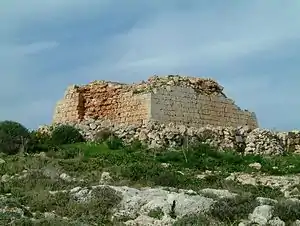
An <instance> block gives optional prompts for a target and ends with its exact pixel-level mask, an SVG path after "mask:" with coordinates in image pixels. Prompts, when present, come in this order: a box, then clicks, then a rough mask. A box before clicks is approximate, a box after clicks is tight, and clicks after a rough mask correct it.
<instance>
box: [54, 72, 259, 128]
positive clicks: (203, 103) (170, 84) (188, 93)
mask: <svg viewBox="0 0 300 226" xmlns="http://www.w3.org/2000/svg"><path fill="white" fill-rule="evenodd" d="M222 91H223V87H221V86H220V85H219V84H218V83H217V82H215V81H213V80H211V79H203V78H193V77H181V76H177V75H176V76H173V75H169V76H165V77H158V76H152V77H150V78H149V79H148V80H147V81H146V82H141V83H139V84H130V85H129V84H121V83H115V82H107V81H96V82H92V83H89V84H87V85H84V86H75V85H73V86H71V87H69V88H68V89H67V90H66V92H65V95H64V98H63V99H62V100H60V101H59V102H58V103H57V105H56V108H55V113H54V116H53V122H54V123H65V122H78V121H82V120H84V119H85V118H95V119H97V118H103V119H109V120H111V121H112V122H114V123H127V124H140V123H146V122H148V121H158V122H161V123H170V122H172V123H175V124H181V125H188V126H193V127H202V126H205V125H208V124H209V125H212V126H233V127H237V126H242V125H248V126H250V127H252V128H256V127H258V122H257V119H256V116H255V113H253V112H249V111H247V110H241V109H240V108H239V107H238V106H236V105H235V104H234V101H233V100H231V99H229V98H227V97H226V96H225V95H224V94H223V92H222Z"/></svg>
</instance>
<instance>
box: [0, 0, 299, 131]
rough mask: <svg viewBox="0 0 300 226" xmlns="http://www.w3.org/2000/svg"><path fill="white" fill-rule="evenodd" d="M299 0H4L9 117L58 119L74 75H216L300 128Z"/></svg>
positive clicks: (3, 65)
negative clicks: (60, 102) (56, 115)
mask: <svg viewBox="0 0 300 226" xmlns="http://www.w3.org/2000/svg"><path fill="white" fill-rule="evenodd" d="M299 12H300V1H299V0H285V1H282V0H264V1H261V0H251V1H246V0H244V1H236V0H232V1H231V0H227V1H224V0H164V1H158V0H151V1H148V0H126V1H125V0H43V1H41V0H27V1H21V0H2V1H1V3H0V50H1V51H0V74H1V82H0V101H1V112H0V120H5V119H9V120H16V121H19V122H21V123H23V124H24V125H26V126H27V127H29V128H35V127H37V126H38V125H41V124H48V123H50V122H51V118H52V113H53V110H54V107H55V103H56V101H57V100H59V99H61V98H62V97H63V94H64V91H65V89H66V87H67V86H68V85H70V84H85V83H88V82H90V81H93V80H97V79H98V80H99V79H105V80H106V79H108V80H114V81H121V82H134V81H139V80H143V79H146V78H147V77H149V76H150V75H152V74H158V75H161V74H182V75H190V76H199V77H211V78H214V79H216V80H217V81H218V82H219V83H220V84H221V85H223V86H224V87H225V93H226V94H227V95H228V96H229V97H230V98H232V99H234V100H235V101H236V103H237V104H238V105H239V106H240V107H241V108H247V109H249V110H251V111H255V112H256V114H257V117H258V120H259V123H260V126H261V127H264V128H269V129H273V128H276V129H277V130H292V129H297V128H298V129H299V128H300V101H299V86H300V77H299V76H298V73H299V71H300V70H299V69H300V54H299V53H300V13H299Z"/></svg>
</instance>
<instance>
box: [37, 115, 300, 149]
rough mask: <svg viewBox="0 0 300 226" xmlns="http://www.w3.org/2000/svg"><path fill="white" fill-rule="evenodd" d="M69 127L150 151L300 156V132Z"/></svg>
mask: <svg viewBox="0 0 300 226" xmlns="http://www.w3.org/2000/svg"><path fill="white" fill-rule="evenodd" d="M64 124H65V123H64ZM67 124H70V125H72V126H75V127H76V128H78V129H79V131H81V133H82V135H83V136H84V137H85V138H86V139H87V140H88V141H93V140H94V139H95V137H97V133H98V132H99V131H102V130H104V129H109V130H111V131H112V132H113V133H114V134H115V135H117V136H118V137H119V138H121V139H123V140H124V141H125V142H126V143H130V142H132V141H133V140H135V139H137V140H140V141H142V142H143V143H145V144H147V145H148V146H149V147H150V148H156V147H158V148H159V147H166V148H167V147H181V146H182V145H183V144H192V143H194V142H204V143H207V144H209V145H211V146H213V147H216V148H218V149H219V150H220V151H222V150H226V149H230V150H236V151H238V152H241V153H245V154H257V155H280V154H284V153H286V152H288V151H291V152H295V153H300V132H299V131H292V132H274V131H270V130H266V129H260V128H256V129H251V128H250V127H249V126H243V127H242V126H241V127H220V126H218V127H214V126H205V127H201V128H195V127H189V126H184V125H175V124H173V123H170V124H162V123H158V122H148V123H145V124H142V125H130V126H129V125H126V124H114V123H112V122H110V121H107V120H94V119H86V120H84V121H81V122H78V123H67ZM57 125H58V124H52V125H50V126H41V127H40V128H39V131H40V132H42V133H44V132H45V133H49V132H51V130H52V129H53V128H55V127H56V126H57Z"/></svg>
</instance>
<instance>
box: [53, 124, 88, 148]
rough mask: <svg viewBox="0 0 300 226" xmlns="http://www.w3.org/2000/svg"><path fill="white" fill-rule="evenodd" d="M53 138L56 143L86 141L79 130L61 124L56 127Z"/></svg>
mask: <svg viewBox="0 0 300 226" xmlns="http://www.w3.org/2000/svg"><path fill="white" fill-rule="evenodd" d="M51 140H52V142H53V144H56V145H62V144H74V143H79V142H84V141H85V140H84V138H83V136H82V135H81V133H80V132H79V130H78V129H76V128H75V127H73V126H70V125H60V126H58V127H56V128H54V130H53V132H52V136H51Z"/></svg>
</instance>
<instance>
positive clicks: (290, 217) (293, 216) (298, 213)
mask: <svg viewBox="0 0 300 226" xmlns="http://www.w3.org/2000/svg"><path fill="white" fill-rule="evenodd" d="M273 215H274V216H277V217H279V218H280V219H281V220H283V221H285V222H292V221H296V220H298V219H300V202H299V201H298V200H296V201H294V200H284V201H280V202H278V203H277V204H276V205H275V206H274V213H273Z"/></svg>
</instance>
